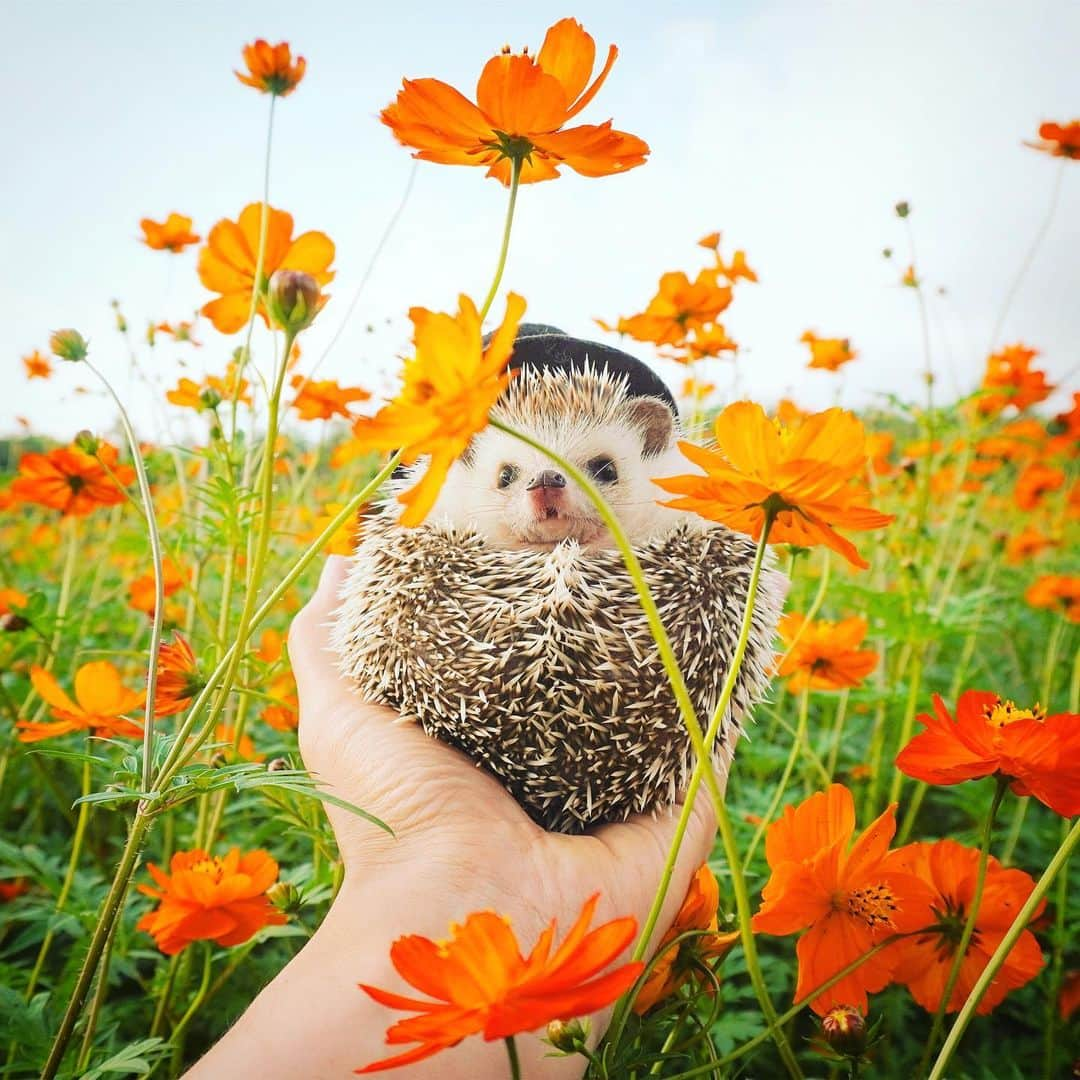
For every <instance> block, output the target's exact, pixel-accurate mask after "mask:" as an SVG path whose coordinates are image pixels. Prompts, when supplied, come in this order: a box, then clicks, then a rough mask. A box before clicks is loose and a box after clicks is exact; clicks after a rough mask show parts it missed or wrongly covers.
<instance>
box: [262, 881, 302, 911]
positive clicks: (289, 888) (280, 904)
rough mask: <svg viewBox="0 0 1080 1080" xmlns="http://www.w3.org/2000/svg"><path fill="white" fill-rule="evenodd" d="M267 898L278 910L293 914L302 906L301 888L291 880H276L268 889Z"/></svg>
mask: <svg viewBox="0 0 1080 1080" xmlns="http://www.w3.org/2000/svg"><path fill="white" fill-rule="evenodd" d="M266 899H267V900H269V901H270V903H271V904H273V905H274V907H276V908H277V909H278V911H284V912H285V913H286V914H291V913H293V912H295V911H296V910H297V909H298V908H299V907H300V890H299V889H298V888H297V887H296V886H295V885H294V884H293V883H292V882H291V881H275V882H274V884H273V885H271V886H270V888H269V889H267V890H266Z"/></svg>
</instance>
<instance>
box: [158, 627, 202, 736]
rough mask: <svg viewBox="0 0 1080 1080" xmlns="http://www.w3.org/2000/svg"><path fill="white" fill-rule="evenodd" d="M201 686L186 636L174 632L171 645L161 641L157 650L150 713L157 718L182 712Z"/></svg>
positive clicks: (197, 663) (200, 677) (196, 666)
mask: <svg viewBox="0 0 1080 1080" xmlns="http://www.w3.org/2000/svg"><path fill="white" fill-rule="evenodd" d="M205 685H206V680H205V679H204V678H203V676H202V672H201V671H199V662H198V661H197V660H196V659H195V654H194V653H193V652H192V651H191V646H190V645H189V644H188V641H187V639H186V638H185V637H184V636H183V635H182V634H178V633H174V634H173V640H172V644H171V645H167V644H165V643H164V642H163V643H162V645H161V647H160V648H159V649H158V677H157V691H156V693H155V694H154V716H156V717H159V718H160V717H162V716H173V715H175V714H176V713H178V712H183V711H184V710H185V709H186V708H187V707H188V706H189V705H190V704H191V703H192V701H194V700H195V696H196V695H197V694H198V693H199V691H200V690H202V688H203V687H204V686H205Z"/></svg>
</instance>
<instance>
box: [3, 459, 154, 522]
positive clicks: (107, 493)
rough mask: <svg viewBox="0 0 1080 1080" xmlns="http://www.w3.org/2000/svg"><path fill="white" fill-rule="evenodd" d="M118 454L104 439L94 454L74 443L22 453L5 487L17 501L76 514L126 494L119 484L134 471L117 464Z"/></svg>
mask: <svg viewBox="0 0 1080 1080" xmlns="http://www.w3.org/2000/svg"><path fill="white" fill-rule="evenodd" d="M118 457H119V452H118V451H117V449H116V447H115V446H112V445H110V444H109V443H104V442H103V443H99V444H98V448H97V453H96V454H88V453H86V452H85V451H84V450H80V449H79V447H77V446H75V445H71V446H58V447H57V448H56V449H55V450H50V451H49V452H48V453H47V454H23V456H22V458H21V459H20V460H19V475H18V476H17V477H16V478H15V479H14V481H12V484H11V487H10V488H9V489H8V490H9V491H10V492H11V495H12V497H13V498H14V499H16V500H17V501H19V502H32V503H40V504H41V505H42V506H48V507H50V508H51V509H53V510H59V511H60V513H61V515H62V516H64V517H66V516H68V515H74V516H76V517H80V516H82V515H84V514H89V513H92V512H93V511H94V510H95V509H96V508H97V507H99V506H115V505H116V504H117V503H121V502H123V501H124V499H125V498H126V497H127V496H126V495H125V492H124V488H123V487H121V486H120V485H127V484H130V483H131V482H132V481H133V480H134V479H135V470H134V469H133V468H132V467H131V466H130V465H120V464H118V462H117V458H118Z"/></svg>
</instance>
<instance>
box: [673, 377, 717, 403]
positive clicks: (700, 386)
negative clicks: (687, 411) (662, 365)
mask: <svg viewBox="0 0 1080 1080" xmlns="http://www.w3.org/2000/svg"><path fill="white" fill-rule="evenodd" d="M715 390H716V383H711V382H703V381H702V380H700V379H694V378H690V379H684V380H683V384H682V391H681V395H682V397H684V398H690V399H691V400H692V401H697V402H702V401H704V400H705V399H706V398H707V397H708V396H709V395H710V394H712V393H713V392H714V391H715Z"/></svg>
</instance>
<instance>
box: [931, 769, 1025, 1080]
mask: <svg viewBox="0 0 1080 1080" xmlns="http://www.w3.org/2000/svg"><path fill="white" fill-rule="evenodd" d="M1008 790H1009V781H1008V779H1007V778H1002V777H999V778H998V781H997V786H996V787H995V789H994V797H993V800H992V802H991V803H990V810H989V812H988V813H987V815H986V823H985V825H984V826H983V834H982V842H981V843H980V845H979V866H978V870H977V871H976V874H975V889H974V891H973V892H972V894H971V908H970V910H969V911H968V913H967V919H965V920H964V928H963V930H962V931H961V933H960V940H959V941H958V942H957V944H956V954H955V955H954V956H953V962H952V967H951V968H950V969H949V975H948V978H947V979H946V980H945V988H944V990H943V991H942V993H941V1003H940V1004H939V1005H938V1008H937V1012H936V1013H934V1022H933V1024H932V1025H931V1028H930V1036H929V1038H927V1040H926V1048H925V1049H924V1050H923V1056H922V1061H921V1062H920V1063H919V1068H918V1070H917V1073H916V1074H917V1075H919V1076H921V1075H922V1074H923V1073H924V1072H926V1066H927V1065H928V1064H929V1062H930V1055H931V1054H932V1053H933V1052H934V1048H935V1047H936V1046H937V1044H938V1040H939V1039H940V1038H941V1029H942V1027H943V1026H944V1024H945V1010H946V1009H947V1008H948V1005H949V1002H950V1001H951V1000H952V995H953V990H954V989H955V988H956V981H957V979H959V978H960V969H961V967H963V964H964V959H965V958H966V956H967V951H968V946H969V945H970V944H971V939H972V936H973V935H974V933H975V924H976V923H977V922H978V918H979V908H980V907H981V906H982V895H983V888H984V886H985V885H986V868H987V866H988V865H989V863H990V842H991V839H992V837H993V834H994V822H995V821H996V820H997V814H998V809H999V807H1000V806H1001V800H1002V799H1003V798H1004V797H1005V792H1006V791H1008Z"/></svg>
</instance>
